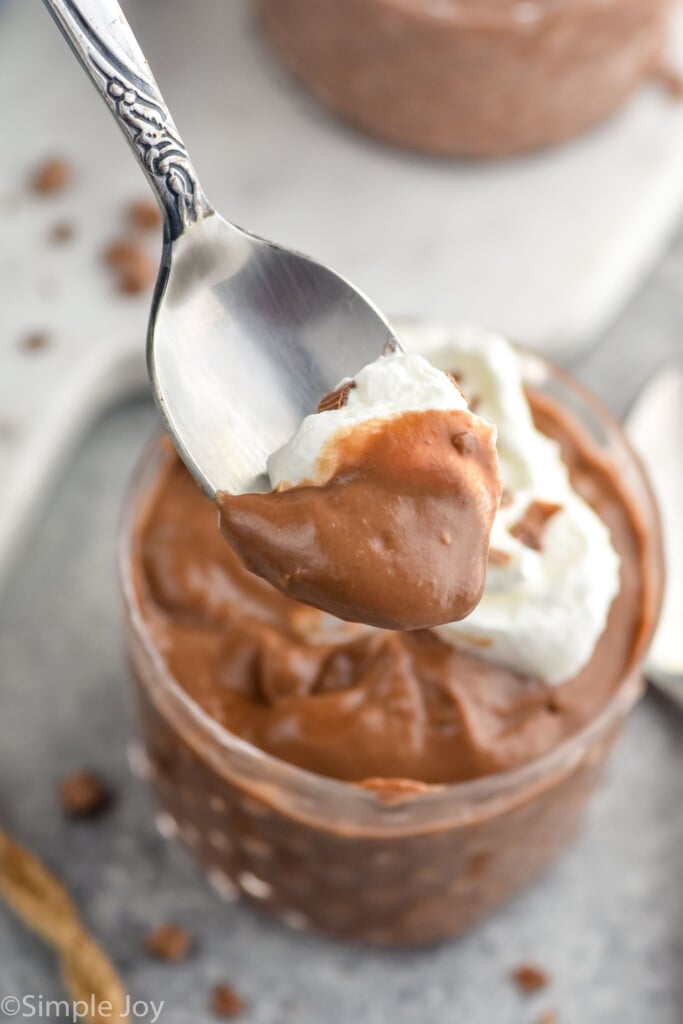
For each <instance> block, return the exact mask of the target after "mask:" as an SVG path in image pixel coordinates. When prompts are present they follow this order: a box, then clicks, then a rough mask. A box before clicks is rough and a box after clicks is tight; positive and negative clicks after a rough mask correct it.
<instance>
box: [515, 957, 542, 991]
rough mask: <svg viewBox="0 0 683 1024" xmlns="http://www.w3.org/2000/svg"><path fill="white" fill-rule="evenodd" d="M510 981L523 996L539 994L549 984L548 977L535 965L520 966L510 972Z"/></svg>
mask: <svg viewBox="0 0 683 1024" xmlns="http://www.w3.org/2000/svg"><path fill="white" fill-rule="evenodd" d="M512 979H513V981H514V982H515V984H516V985H517V987H518V989H519V990H520V992H523V993H524V994H525V995H531V994H532V993H533V992H539V991H540V990H541V989H542V988H545V987H546V985H549V984H550V975H549V974H548V972H547V971H545V970H544V969H543V968H542V967H539V966H538V965H537V964H520V965H519V967H515V969H514V971H513V972H512Z"/></svg>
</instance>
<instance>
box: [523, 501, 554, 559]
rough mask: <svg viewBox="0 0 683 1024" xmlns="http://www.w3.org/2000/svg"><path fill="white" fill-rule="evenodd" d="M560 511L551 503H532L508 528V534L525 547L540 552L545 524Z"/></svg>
mask: <svg viewBox="0 0 683 1024" xmlns="http://www.w3.org/2000/svg"><path fill="white" fill-rule="evenodd" d="M561 509H562V506H561V505H556V504H555V503H554V502H552V501H532V502H531V504H530V505H528V506H527V509H526V512H525V513H524V515H523V516H522V518H521V519H519V520H518V521H517V522H516V523H515V524H514V525H513V526H511V527H510V533H511V534H512V536H513V537H516V538H517V540H519V541H521V543H522V544H525V545H526V547H528V548H532V549H533V550H534V551H540V550H541V542H542V540H543V531H544V529H545V526H546V523H547V522H548V520H549V519H552V517H553V516H554V515H555V514H556V513H557V512H559V511H561Z"/></svg>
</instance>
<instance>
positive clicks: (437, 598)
mask: <svg viewBox="0 0 683 1024" xmlns="http://www.w3.org/2000/svg"><path fill="white" fill-rule="evenodd" d="M416 359H419V357H416V356H404V355H402V354H396V355H389V356H383V357H381V358H380V359H379V360H377V362H376V363H374V364H370V366H369V367H367V368H366V373H367V372H368V371H369V372H370V373H372V374H373V378H374V384H375V385H378V384H379V385H380V387H381V383H380V382H381V380H382V375H383V373H386V372H388V371H387V370H383V369H382V367H383V366H384V365H388V366H395V364H397V363H398V365H399V366H400V367H401V370H402V371H404V368H405V366H406V365H409V364H410V363H411V361H415V360H416ZM421 362H422V361H421V360H420V363H421ZM418 365H420V364H418ZM426 369H427V370H428V371H429V372H431V373H432V374H438V377H439V378H441V381H440V383H441V385H442V388H443V389H447V390H448V391H451V392H452V394H453V396H454V397H453V401H454V402H455V401H456V400H457V402H458V403H459V404H460V405H461V406H462V408H450V409H429V408H428V409H420V410H412V411H404V412H400V413H399V414H398V415H396V414H394V415H391V416H384V417H379V416H373V415H372V412H374V411H375V409H376V402H375V403H371V404H370V407H369V409H366V410H365V411H364V413H363V415H365V414H367V415H368V418H366V419H363V420H362V421H360V422H356V423H354V424H352V425H348V424H346V423H345V421H344V420H342V421H341V422H342V426H340V427H338V428H337V429H336V430H334V431H333V433H332V434H331V436H330V437H328V438H327V440H326V441H325V442H324V443H323V444H322V447H321V448H320V450H319V452H318V453H317V458H316V460H315V463H314V464H313V466H312V470H313V472H314V473H315V474H316V475H317V476H318V477H320V478H321V479H322V482H321V483H318V482H317V481H316V480H315V479H310V478H304V480H303V481H302V482H301V483H299V484H297V485H296V486H292V485H290V484H289V482H285V483H284V484H280V485H279V487H278V488H277V489H275V490H272V491H269V492H266V493H263V494H238V495H232V494H227V493H219V494H218V496H217V499H216V500H217V504H218V507H219V510H220V523H221V530H222V532H223V535H224V536H225V537H226V539H227V540H228V541H229V543H230V545H231V546H232V548H233V549H234V551H235V552H236V553H237V554H238V556H239V557H240V559H241V561H242V563H243V564H244V565H245V566H246V567H247V569H249V570H251V572H253V573H256V574H257V575H258V576H262V577H263V578H264V579H266V580H268V581H269V582H270V583H271V584H272V585H273V586H275V587H277V589H278V590H280V591H282V592H283V593H284V594H286V595H287V596H288V597H292V598H295V599H297V600H299V601H304V602H306V603H307V604H310V605H315V607H317V608H322V609H323V610H324V611H327V612H330V613H331V614H333V615H336V616H338V617H339V618H341V619H346V620H349V621H351V622H364V623H368V624H370V625H373V626H378V627H381V628H384V629H419V628H424V627H428V626H436V625H440V624H442V623H446V622H452V621H453V620H457V619H463V618H464V617H465V616H466V615H468V614H469V613H470V612H471V611H472V610H473V609H474V608H475V606H476V605H477V604H478V602H479V600H480V598H481V595H482V593H483V591H484V582H485V579H486V565H487V558H488V550H489V537H490V534H491V527H492V525H493V517H494V515H495V512H496V509H497V508H498V504H499V501H500V494H501V484H500V473H499V469H498V456H497V454H496V448H495V429H494V428H493V427H492V426H491V425H490V424H489V423H486V422H485V421H484V420H482V419H481V418H480V417H478V416H475V415H474V414H473V413H472V412H470V411H469V410H468V409H467V408H466V398H465V396H464V395H463V394H462V392H461V390H460V388H459V387H458V385H457V383H456V381H455V380H454V379H453V378H449V377H448V376H447V375H446V374H443V373H441V372H440V371H434V370H433V368H431V367H429V366H428V365H427V366H426ZM394 372H396V370H394ZM362 379H363V377H362V375H359V377H358V380H359V381H362ZM402 383H403V384H404V387H403V389H402V391H400V392H399V396H398V397H399V399H400V398H401V397H403V396H404V395H405V394H406V391H407V389H408V388H409V387H410V386H411V385H412V386H413V387H414V382H413V381H412V380H411V379H410V378H409V377H407V379H406V381H405V382H402ZM352 386H353V387H352ZM356 390H357V384H356V381H350V382H348V384H347V385H346V386H345V387H344V388H343V389H342V390H341V391H339V392H338V393H337V394H333V395H331V396H326V398H324V399H323V400H322V402H321V407H319V409H318V416H314V417H308V424H307V427H308V429H307V431H306V434H307V436H310V434H311V432H312V431H314V430H315V423H316V420H318V419H319V418H320V417H324V418H325V419H326V420H329V419H330V418H332V419H333V420H334V419H336V418H338V415H337V414H338V413H339V412H340V410H345V409H346V406H347V403H348V402H349V401H350V398H349V396H351V398H353V397H355V391H356ZM427 395H428V392H427ZM363 657H364V655H363ZM352 685H353V684H352Z"/></svg>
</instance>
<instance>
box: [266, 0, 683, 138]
mask: <svg viewBox="0 0 683 1024" xmlns="http://www.w3.org/2000/svg"><path fill="white" fill-rule="evenodd" d="M672 5H673V4H672V0H315V3H311V2H310V0H261V13H262V21H263V26H264V29H265V33H266V36H267V38H268V40H269V41H270V44H271V46H272V47H273V49H274V50H275V51H276V52H277V53H278V54H279V55H280V56H281V58H282V59H283V60H284V62H285V63H286V65H287V66H288V67H289V68H290V69H291V70H292V71H293V72H294V74H295V75H296V76H297V77H298V78H299V79H300V80H301V81H302V82H303V83H304V84H305V85H306V86H307V87H308V88H309V89H310V90H311V91H312V92H313V93H314V94H315V95H316V96H317V97H318V98H319V99H321V100H322V101H323V102H325V103H327V104H328V105H329V106H331V107H333V108H334V109H335V110H336V111H337V112H338V113H340V114H341V115H342V116H344V117H345V118H347V119H348V120H349V121H351V122H353V123H354V124H355V125H357V126H358V127H360V128H363V129H364V130H366V131H367V132H370V133H371V134H373V135H377V136H379V137H381V138H382V139H385V140H386V141H388V142H391V143H394V144H397V145H400V146H405V147H409V148H414V149H421V150H426V151H429V152H433V153H441V154H453V155H456V154H459V155H467V156H481V157H501V156H506V155H509V154H512V153H517V152H521V151H524V150H530V149H535V148H537V147H541V146H546V145H549V144H552V143H556V142H560V141H562V140H564V139H568V138H570V137H571V136H573V135H577V134H578V133H580V132H583V131H585V130H586V129H588V128H590V127H591V126H592V125H594V124H596V123H597V122H599V121H601V120H602V119H603V118H605V117H607V116H608V115H609V114H611V113H612V112H613V111H614V110H616V109H617V108H618V107H619V106H620V105H621V104H622V103H623V102H624V101H625V100H626V99H627V98H628V97H629V96H630V95H631V94H632V93H633V92H634V90H635V89H636V88H637V87H638V86H639V85H640V84H641V83H642V82H643V81H644V80H645V79H647V78H648V77H650V76H651V75H653V74H655V73H656V72H657V71H658V69H659V67H660V63H661V58H662V52H663V49H664V44H665V41H666V36H667V29H668V25H669V20H670V13H671V9H672Z"/></svg>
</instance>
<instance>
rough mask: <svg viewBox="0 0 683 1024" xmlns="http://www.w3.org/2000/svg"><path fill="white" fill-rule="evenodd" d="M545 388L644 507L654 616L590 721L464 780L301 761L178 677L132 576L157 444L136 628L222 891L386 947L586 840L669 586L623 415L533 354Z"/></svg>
mask: <svg viewBox="0 0 683 1024" xmlns="http://www.w3.org/2000/svg"><path fill="white" fill-rule="evenodd" d="M525 364H526V376H527V380H528V383H529V386H530V388H531V389H533V390H534V391H535V392H538V393H541V394H543V395H547V396H549V397H552V398H554V399H556V400H558V401H559V402H561V403H562V405H563V406H564V408H565V409H566V410H568V411H569V412H570V413H571V414H572V416H573V417H574V418H575V419H576V420H577V421H578V422H579V423H580V425H581V426H582V428H583V429H584V431H585V432H586V433H587V434H588V435H589V436H590V438H591V439H592V441H593V442H594V444H596V445H597V446H598V447H599V448H600V449H601V450H602V451H603V452H604V453H605V455H606V456H607V457H609V459H610V460H611V461H612V462H613V463H614V464H615V465H616V466H618V468H619V470H620V474H621V479H622V481H623V485H624V487H625V488H626V489H627V491H628V493H629V495H630V498H631V500H632V501H633V504H634V506H635V508H636V510H637V512H638V514H639V515H640V517H641V520H642V522H643V524H644V528H645V533H644V536H645V539H646V544H647V551H646V557H647V562H648V567H649V570H650V573H651V579H652V590H651V612H652V618H651V622H652V628H651V629H650V630H649V631H648V633H647V635H644V636H643V637H642V640H641V644H640V649H639V650H638V652H637V653H638V658H637V664H635V666H634V668H633V669H632V671H630V672H629V674H628V675H627V676H625V678H624V679H623V680H622V681H621V683H620V685H619V686H618V688H617V689H616V690H615V692H614V694H613V696H612V697H611V699H610V701H609V703H608V704H607V705H606V706H605V707H604V709H603V710H602V711H601V712H600V714H599V715H598V716H597V717H596V718H595V719H594V720H593V721H592V722H590V724H588V726H586V727H585V728H583V729H582V730H581V731H580V732H578V733H577V734H575V735H574V736H572V737H571V738H570V739H568V740H567V741H565V742H563V743H562V744H561V745H560V746H559V747H557V748H556V749H555V750H553V751H552V752H551V753H549V754H547V755H545V756H543V757H541V758H539V759H537V760H534V761H532V762H530V763H528V764H526V765H524V766H522V767H519V768H515V769H513V770H510V771H504V772H500V773H498V774H495V775H491V776H487V777H485V778H482V779H478V780H475V781H470V782H463V783H456V784H452V785H438V786H436V785H415V784H412V785H407V786H406V787H405V789H401V787H397V786H391V787H389V788H387V790H386V792H382V791H381V790H379V791H375V790H372V789H364V788H361V787H358V786H355V785H351V784H349V783H346V782H340V781H336V780H334V779H330V778H325V777H322V776H318V775H314V774H312V773H310V772H307V771H305V770H303V769H301V768H298V767H295V766H293V765H290V764H286V763H284V762H282V761H280V760H278V759H276V758H274V757H272V756H270V755H269V754H266V753H264V752H263V751H261V750H259V749H257V748H256V747H254V746H252V745H251V744H249V743H248V742H246V741H245V740H243V739H240V738H239V737H237V736H235V735H233V734H232V733H230V732H229V731H228V730H227V729H225V728H223V727H222V726H221V725H219V724H218V723H217V722H216V721H215V720H213V719H212V718H210V717H209V716H208V715H207V714H206V713H205V712H204V711H203V710H202V708H201V707H200V706H199V705H197V704H196V703H195V702H194V701H193V700H192V699H191V698H190V697H189V696H188V695H187V693H186V692H185V691H184V690H183V689H182V688H181V686H180V685H179V684H178V683H177V682H176V680H175V679H173V678H172V676H171V675H170V674H169V672H168V670H167V668H166V666H165V664H164V661H163V658H162V657H161V654H160V652H159V650H158V649H157V647H156V646H155V643H154V640H153V637H152V636H151V635H150V631H149V629H148V627H147V625H146V623H145V621H144V619H143V617H142V615H141V611H140V607H139V604H138V601H137V597H136V592H135V587H134V583H133V579H132V574H131V555H132V548H131V545H132V544H133V543H134V539H133V537H134V533H133V526H134V524H135V522H136V519H137V517H138V516H139V514H140V513H141V510H142V509H143V508H144V503H145V500H146V498H147V497H148V496H149V494H150V491H151V489H152V488H153V484H154V481H155V480H156V479H157V475H158V473H159V472H160V469H161V468H162V466H163V464H164V460H165V459H168V458H170V457H172V456H171V455H170V453H169V448H168V446H167V445H165V444H163V443H162V439H161V438H159V439H157V440H156V441H155V442H154V443H152V444H151V445H150V446H149V448H148V449H147V451H146V452H145V453H144V455H143V458H142V460H141V463H140V465H139V467H138V469H137V471H136V473H135V475H134V479H133V481H132V484H131V487H130V490H129V493H128V496H127V499H126V503H125V511H124V517H123V524H122V530H121V537H120V549H119V557H120V572H121V580H122V586H123V596H124V605H125V628H126V638H127V644H128V651H129V655H130V661H131V665H132V669H133V675H134V678H135V684H136V685H135V692H136V705H137V711H138V719H139V726H140V732H141V737H142V743H143V746H144V751H145V764H146V766H147V769H148V776H149V778H150V781H151V784H152V786H153V788H154V790H155V793H156V795H157V798H158V800H159V802H160V804H161V805H162V807H163V809H164V814H163V830H164V831H165V832H167V833H169V834H170V833H171V832H173V833H177V834H178V835H179V836H180V838H181V839H182V840H183V841H184V843H185V844H186V845H187V846H189V847H190V849H191V850H192V851H193V852H194V853H195V854H196V855H197V857H198V858H199V859H200V861H201V862H202V863H203V865H204V866H205V867H206V869H207V871H208V873H209V877H210V878H211V880H212V882H213V883H214V884H215V886H216V888H217V889H218V890H219V891H220V892H222V893H224V894H225V895H228V894H231V893H234V892H235V891H237V892H240V893H241V894H243V895H244V896H245V897H246V898H247V899H249V900H250V901H252V902H254V903H257V904H258V905H259V906H261V907H263V908H264V909H267V910H268V911H270V912H271V913H273V914H275V915H276V916H277V917H278V918H280V919H281V920H282V921H284V922H286V923H287V924H289V925H291V926H292V927H295V928H313V929H316V930H321V931H324V932H327V933H328V934H332V935H335V936H338V937H344V938H352V939H361V940H365V941H368V942H373V943H380V944H396V945H399V944H414V943H426V942H432V941H435V940H438V939H442V938H444V937H446V936H449V935H452V934H454V933H456V932H458V931H461V930H462V929H464V928H466V927H468V926H469V925H471V924H473V923H474V922H475V921H477V920H478V919H479V918H481V917H482V916H483V915H485V914H487V913H489V912H490V911H491V910H493V909H494V908H495V907H496V906H497V905H498V904H499V903H501V902H502V901H503V900H505V899H507V897H508V896H510V895H512V894H513V893H514V892H515V891H517V890H518V889H520V888H521V887H522V886H524V885H526V883H528V882H529V881H531V880H532V879H533V878H534V877H536V876H537V875H538V874H539V873H540V872H542V871H543V870H544V869H545V868H546V867H547V866H548V865H549V864H550V863H551V862H552V861H553V860H554V859H555V858H556V857H557V855H558V854H559V853H560V852H561V851H562V850H563V849H564V848H565V846H566V845H567V844H568V843H569V842H570V841H571V840H572V838H573V837H574V835H575V834H576V832H577V829H578V827H579V824H580V821H581V815H582V812H583V809H584V806H585V804H586V801H587V799H588V797H589V795H590V793H591V792H592V791H593V789H594V787H595V784H596V782H597V781H598V778H599V776H600V772H601V769H602V765H603V763H604V760H605V758H606V756H607V754H608V753H609V751H610V749H611V747H612V744H613V743H614V741H615V739H616V737H617V736H618V734H619V732H620V730H621V727H622V725H623V722H624V719H625V717H626V715H627V713H628V712H629V710H630V709H631V708H632V706H633V704H634V703H635V701H636V700H637V698H638V697H639V695H640V694H641V692H642V688H643V681H642V673H641V664H642V658H643V656H644V653H645V650H646V647H647V643H648V642H649V639H650V635H651V632H652V629H653V628H654V624H655V622H656V617H657V612H658V609H659V605H660V602H661V594H662V588H663V564H662V549H661V536H660V529H659V522H658V516H657V509H656V506H655V503H654V499H653V496H652V492H651V490H650V487H649V484H648V481H647V478H646V476H645V475H644V472H643V469H642V466H641V464H640V462H639V460H638V458H637V456H636V455H635V454H634V452H633V450H632V449H631V448H630V446H629V444H628V441H627V439H626V437H625V435H624V433H623V431H622V429H621V427H620V426H619V424H618V423H617V422H616V421H615V420H614V419H613V418H612V417H611V416H610V415H609V414H608V413H607V412H606V410H605V409H604V408H603V407H602V406H601V404H600V403H599V402H598V401H597V399H595V398H594V397H593V396H592V395H591V394H590V393H588V392H587V391H586V390H585V389H584V388H583V387H582V386H580V385H579V384H578V383H577V382H576V381H575V380H574V379H572V378H571V377H569V376H568V375H566V374H564V373H562V372H561V371H559V370H556V369H554V368H553V367H551V366H549V365H548V364H547V363H545V362H544V361H542V360H540V359H539V358H537V357H535V356H527V357H526V358H525Z"/></svg>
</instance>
